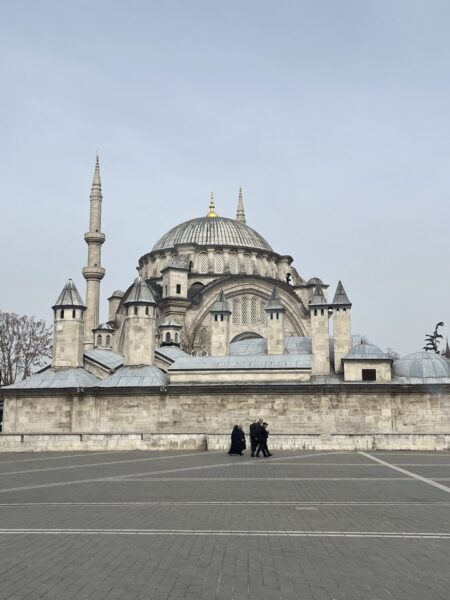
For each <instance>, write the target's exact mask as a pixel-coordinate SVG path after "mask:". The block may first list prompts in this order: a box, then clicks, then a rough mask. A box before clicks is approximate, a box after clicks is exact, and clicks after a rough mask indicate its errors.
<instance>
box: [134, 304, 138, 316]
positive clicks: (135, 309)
mask: <svg viewBox="0 0 450 600" xmlns="http://www.w3.org/2000/svg"><path fill="white" fill-rule="evenodd" d="M134 314H135V315H137V306H135V307H134Z"/></svg>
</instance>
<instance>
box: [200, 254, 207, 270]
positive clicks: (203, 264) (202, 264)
mask: <svg viewBox="0 0 450 600" xmlns="http://www.w3.org/2000/svg"><path fill="white" fill-rule="evenodd" d="M198 270H199V272H200V273H207V272H208V255H207V254H206V252H200V254H199V256H198Z"/></svg>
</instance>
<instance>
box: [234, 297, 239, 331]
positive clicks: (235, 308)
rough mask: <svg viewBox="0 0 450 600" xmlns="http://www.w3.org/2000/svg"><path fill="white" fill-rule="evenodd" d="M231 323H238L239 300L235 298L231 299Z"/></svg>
mask: <svg viewBox="0 0 450 600" xmlns="http://www.w3.org/2000/svg"><path fill="white" fill-rule="evenodd" d="M233 323H234V324H235V325H239V300H238V299H237V298H234V300H233Z"/></svg>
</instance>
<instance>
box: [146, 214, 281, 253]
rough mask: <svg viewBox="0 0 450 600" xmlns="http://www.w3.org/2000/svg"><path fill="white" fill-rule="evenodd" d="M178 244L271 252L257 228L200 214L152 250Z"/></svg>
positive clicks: (175, 230)
mask: <svg viewBox="0 0 450 600" xmlns="http://www.w3.org/2000/svg"><path fill="white" fill-rule="evenodd" d="M177 244H198V245H200V246H240V247H244V248H256V249H258V250H268V251H269V252H273V250H272V248H271V247H270V245H269V244H268V242H267V241H266V240H265V239H264V238H263V236H262V235H260V234H259V233H258V232H257V231H255V230H254V229H252V228H251V227H249V226H248V225H245V224H244V223H239V222H238V221H235V220H234V219H227V218H226V217H214V218H211V217H200V218H198V219H191V220H190V221H186V222H184V223H181V224H180V225H177V226H176V227H174V228H173V229H171V230H170V231H168V232H167V233H166V234H164V235H163V236H162V238H161V239H160V240H158V241H157V242H156V244H155V245H154V246H153V249H152V252H154V251H155V250H168V249H170V248H174V247H175V246H176V245H177Z"/></svg>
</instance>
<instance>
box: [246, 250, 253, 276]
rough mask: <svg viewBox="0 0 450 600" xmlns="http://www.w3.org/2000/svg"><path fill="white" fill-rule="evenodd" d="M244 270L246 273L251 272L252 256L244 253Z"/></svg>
mask: <svg viewBox="0 0 450 600" xmlns="http://www.w3.org/2000/svg"><path fill="white" fill-rule="evenodd" d="M244 271H245V272H246V273H247V275H251V273H252V258H251V256H250V255H249V254H244Z"/></svg>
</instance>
